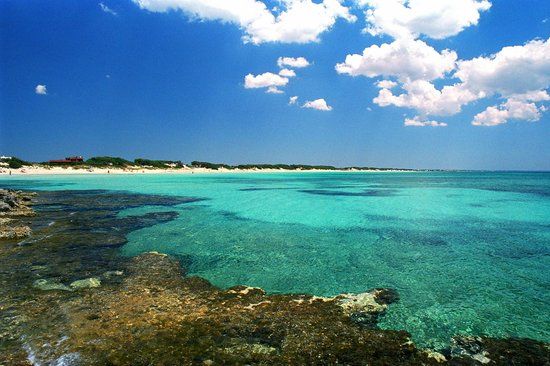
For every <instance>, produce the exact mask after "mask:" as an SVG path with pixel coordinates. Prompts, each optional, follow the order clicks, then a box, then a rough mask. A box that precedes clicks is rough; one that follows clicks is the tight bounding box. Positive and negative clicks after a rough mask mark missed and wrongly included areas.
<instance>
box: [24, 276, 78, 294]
mask: <svg viewBox="0 0 550 366" xmlns="http://www.w3.org/2000/svg"><path fill="white" fill-rule="evenodd" d="M33 287H35V288H37V289H39V290H42V291H51V290H61V291H71V289H70V288H69V287H67V286H65V285H64V284H62V283H60V282H57V281H54V280H48V279H44V278H42V279H39V280H36V281H34V283H33Z"/></svg>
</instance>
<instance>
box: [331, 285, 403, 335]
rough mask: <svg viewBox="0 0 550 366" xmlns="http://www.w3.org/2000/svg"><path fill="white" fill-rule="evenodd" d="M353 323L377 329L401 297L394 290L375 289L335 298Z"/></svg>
mask: <svg viewBox="0 0 550 366" xmlns="http://www.w3.org/2000/svg"><path fill="white" fill-rule="evenodd" d="M334 299H335V300H336V301H337V303H338V305H339V306H340V307H341V308H342V309H343V310H344V313H345V314H346V315H348V316H349V317H350V318H351V320H352V321H354V322H355V323H357V324H359V325H362V326H364V327H367V328H375V327H376V325H377V323H378V318H379V316H380V315H383V314H384V312H385V311H386V310H387V308H388V305H390V304H391V303H393V302H395V301H397V300H398V299H399V295H398V294H397V291H395V290H393V289H374V290H372V291H370V292H364V293H360V294H342V295H338V296H336V297H335V298H334Z"/></svg>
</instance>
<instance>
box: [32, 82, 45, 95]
mask: <svg viewBox="0 0 550 366" xmlns="http://www.w3.org/2000/svg"><path fill="white" fill-rule="evenodd" d="M34 92H35V93H36V94H40V95H46V94H48V90H47V89H46V85H41V84H38V85H37V86H36V87H35V88H34Z"/></svg>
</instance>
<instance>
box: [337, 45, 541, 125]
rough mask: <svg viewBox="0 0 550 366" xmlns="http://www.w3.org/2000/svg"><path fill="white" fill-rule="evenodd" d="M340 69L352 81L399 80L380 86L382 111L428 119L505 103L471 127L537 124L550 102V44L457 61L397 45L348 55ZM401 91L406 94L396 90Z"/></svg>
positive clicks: (422, 47) (452, 55)
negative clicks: (490, 101)
mask: <svg viewBox="0 0 550 366" xmlns="http://www.w3.org/2000/svg"><path fill="white" fill-rule="evenodd" d="M421 55H425V57H421ZM336 70H337V71H338V72H339V73H343V74H348V75H352V76H357V75H363V76H367V77H371V78H372V77H379V76H386V77H392V78H396V79H397V81H398V83H397V85H395V82H393V81H390V80H382V81H379V82H377V83H376V85H377V86H378V87H379V88H380V91H379V93H378V96H376V97H375V98H374V99H373V102H374V103H375V104H378V105H380V106H382V107H385V106H390V105H393V106H397V107H402V108H411V109H415V110H416V111H418V112H419V113H420V114H421V115H423V116H428V115H434V116H445V115H454V114H457V113H459V112H460V111H461V109H462V107H463V106H464V105H466V104H469V103H471V102H474V101H476V100H479V99H483V98H488V97H496V98H500V99H502V100H503V102H502V104H501V105H499V106H492V107H489V108H487V109H486V110H485V111H483V112H481V113H479V114H478V115H477V116H476V117H475V118H474V121H473V122H472V124H474V125H476V126H494V125H497V124H502V123H505V122H506V121H507V120H509V119H518V120H528V121H536V120H538V119H540V116H541V113H542V112H544V110H545V108H544V106H541V105H540V103H541V102H543V101H548V100H550V96H549V95H548V93H547V91H546V89H548V88H549V87H550V39H547V40H533V41H530V42H528V43H526V44H525V45H521V46H512V47H504V48H503V49H502V50H501V51H499V52H497V53H495V54H494V55H490V56H486V57H477V58H474V59H471V60H458V61H457V59H456V53H454V52H453V51H443V52H441V53H439V52H437V51H435V50H434V49H433V48H431V47H430V46H428V45H426V44H425V43H424V42H422V41H419V40H416V41H413V40H411V39H404V40H397V41H394V42H393V43H391V44H383V45H382V46H371V47H369V48H367V49H365V51H364V52H363V54H362V55H348V56H347V57H346V60H345V62H343V63H340V64H337V65H336ZM439 79H443V80H451V79H452V80H453V82H454V83H453V84H451V85H444V86H442V87H440V88H436V87H435V85H434V81H435V80H439ZM396 86H399V87H400V88H401V89H402V91H403V92H401V93H395V92H394V91H392V89H393V88H395V87H396ZM536 103H539V105H537V104H536Z"/></svg>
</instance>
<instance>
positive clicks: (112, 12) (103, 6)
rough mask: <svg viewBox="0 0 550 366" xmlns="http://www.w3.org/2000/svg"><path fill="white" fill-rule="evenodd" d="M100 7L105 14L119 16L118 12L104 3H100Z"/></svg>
mask: <svg viewBox="0 0 550 366" xmlns="http://www.w3.org/2000/svg"><path fill="white" fill-rule="evenodd" d="M99 7H100V8H101V10H103V12H104V13H107V14H111V15H118V13H117V12H116V11H114V10H113V9H111V8H109V7H108V6H107V5H105V4H103V3H99Z"/></svg>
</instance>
